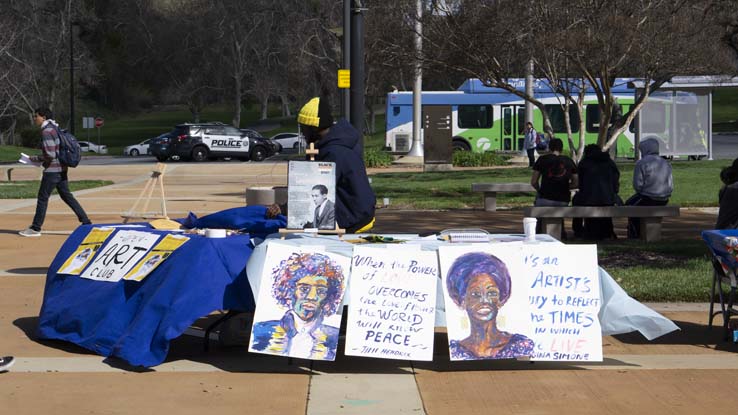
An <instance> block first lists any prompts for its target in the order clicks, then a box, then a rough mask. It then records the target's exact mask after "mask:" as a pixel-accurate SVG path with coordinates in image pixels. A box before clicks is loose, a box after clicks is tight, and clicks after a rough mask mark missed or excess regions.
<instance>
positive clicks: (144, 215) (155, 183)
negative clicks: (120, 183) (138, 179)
mask: <svg viewBox="0 0 738 415" xmlns="http://www.w3.org/2000/svg"><path fill="white" fill-rule="evenodd" d="M166 168H167V165H166V164H163V163H157V164H156V168H154V170H153V171H152V172H151V177H149V178H148V180H146V184H145V185H144V188H143V190H141V193H140V194H139V195H138V199H136V202H135V203H134V204H133V207H131V210H129V211H128V212H126V213H124V214H122V215H120V216H121V217H122V218H123V223H128V221H129V220H131V219H145V220H149V219H169V216H167V202H166V199H165V198H164V170H166ZM157 187H158V188H159V191H160V198H161V200H160V201H161V212H147V209H148V208H149V202H151V198H152V196H153V193H154V189H155V188H157ZM144 195H146V197H145V198H144ZM141 200H143V201H144V205H143V209H142V211H140V212H139V211H138V210H137V208H138V204H139V203H141Z"/></svg>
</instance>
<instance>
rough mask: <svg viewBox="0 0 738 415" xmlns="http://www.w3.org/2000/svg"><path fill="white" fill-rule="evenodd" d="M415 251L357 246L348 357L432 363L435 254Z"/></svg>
mask: <svg viewBox="0 0 738 415" xmlns="http://www.w3.org/2000/svg"><path fill="white" fill-rule="evenodd" d="M417 248H418V247H417V246H403V245H399V246H394V247H392V249H387V248H385V247H373V246H361V245H358V246H355V247H354V254H353V259H352V262H351V287H350V289H349V291H350V296H351V307H349V315H348V323H347V325H346V351H345V353H346V355H350V356H365V357H375V358H381V359H404V360H425V361H430V360H433V337H434V326H435V324H434V323H435V316H436V293H437V287H438V278H439V275H438V255H437V254H436V253H435V252H433V251H421V250H420V249H417Z"/></svg>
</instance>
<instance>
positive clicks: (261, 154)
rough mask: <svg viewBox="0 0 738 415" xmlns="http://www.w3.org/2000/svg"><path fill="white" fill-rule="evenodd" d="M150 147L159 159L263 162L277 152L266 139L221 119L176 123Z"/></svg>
mask: <svg viewBox="0 0 738 415" xmlns="http://www.w3.org/2000/svg"><path fill="white" fill-rule="evenodd" d="M149 147H150V149H151V154H153V155H154V156H155V157H156V158H157V159H158V160H159V161H165V160H167V159H169V158H172V159H175V160H179V159H182V160H194V161H205V160H208V159H215V158H236V159H239V160H254V161H262V160H264V159H265V158H267V157H270V156H272V155H273V154H274V153H275V151H276V149H275V147H274V146H271V145H270V144H269V143H268V142H261V141H256V140H252V139H250V138H249V137H248V135H246V134H244V133H243V132H242V131H240V130H239V129H238V128H235V127H233V126H231V125H227V124H223V123H220V122H211V123H194V124H190V123H186V124H180V125H177V126H176V127H174V130H172V131H171V132H170V133H169V134H168V135H166V136H164V139H162V140H156V141H155V142H152V143H151V144H150V145H149Z"/></svg>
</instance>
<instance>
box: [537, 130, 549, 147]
mask: <svg viewBox="0 0 738 415" xmlns="http://www.w3.org/2000/svg"><path fill="white" fill-rule="evenodd" d="M536 150H540V151H545V150H548V140H547V139H546V135H545V134H543V133H536Z"/></svg>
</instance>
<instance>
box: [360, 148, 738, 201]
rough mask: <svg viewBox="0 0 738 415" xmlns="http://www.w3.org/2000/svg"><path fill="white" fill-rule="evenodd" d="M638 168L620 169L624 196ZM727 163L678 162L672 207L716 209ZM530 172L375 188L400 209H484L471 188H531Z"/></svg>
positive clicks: (380, 177) (385, 183) (431, 177)
mask: <svg viewBox="0 0 738 415" xmlns="http://www.w3.org/2000/svg"><path fill="white" fill-rule="evenodd" d="M634 164H635V163H633V162H622V163H618V167H619V168H620V196H621V197H622V198H623V200H625V199H627V198H628V197H630V196H631V195H632V194H633V193H634V192H633V186H632V182H633V167H634ZM728 164H730V162H729V161H728V160H713V161H706V160H702V161H686V160H685V161H675V162H673V163H672V167H673V175H674V183H675V184H674V193H673V195H672V197H671V200H670V203H671V204H676V205H681V206H685V207H687V206H717V193H718V190H719V189H720V184H721V182H720V179H719V177H720V170H721V169H722V168H723V167H725V166H727V165H728ZM530 175H531V171H530V169H528V168H526V167H517V168H506V169H483V170H462V171H459V170H457V171H452V172H429V173H378V174H374V175H372V187H373V188H374V192H375V193H376V195H377V197H378V198H383V197H389V198H391V199H392V205H393V206H394V207H396V208H401V209H463V208H479V209H481V208H482V194H481V193H472V191H471V184H472V183H497V182H499V183H505V182H524V183H528V182H530ZM533 200H534V195H533V194H532V193H517V194H516V193H500V194H498V196H497V204H498V205H499V206H510V207H522V206H531V205H532V204H533Z"/></svg>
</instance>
